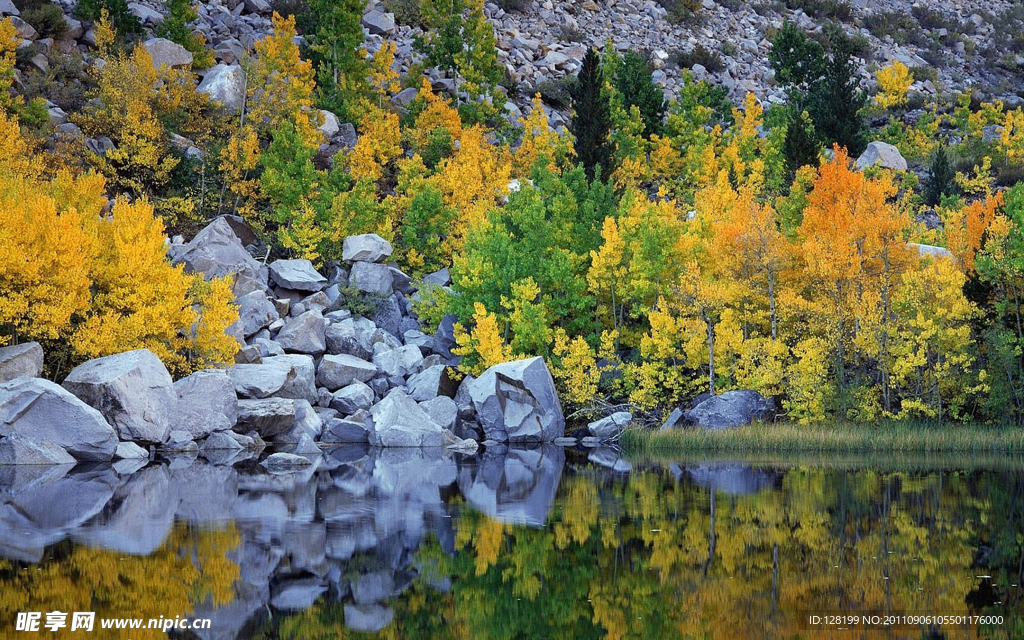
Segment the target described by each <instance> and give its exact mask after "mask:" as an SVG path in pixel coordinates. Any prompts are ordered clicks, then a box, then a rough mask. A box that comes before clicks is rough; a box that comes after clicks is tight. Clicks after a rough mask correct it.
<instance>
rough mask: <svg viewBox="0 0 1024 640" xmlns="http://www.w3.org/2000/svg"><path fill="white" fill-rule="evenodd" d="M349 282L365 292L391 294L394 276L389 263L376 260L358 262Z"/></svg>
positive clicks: (353, 267)
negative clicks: (379, 262) (380, 262)
mask: <svg viewBox="0 0 1024 640" xmlns="http://www.w3.org/2000/svg"><path fill="white" fill-rule="evenodd" d="M348 279H349V284H351V285H352V286H354V287H355V288H357V289H359V290H360V291H362V292H363V293H372V294H376V295H379V296H390V295H391V293H392V288H391V285H392V284H393V283H394V276H393V275H392V274H391V269H389V268H388V266H387V265H384V264H377V263H374V262H356V263H355V264H353V265H352V271H351V273H349V276H348Z"/></svg>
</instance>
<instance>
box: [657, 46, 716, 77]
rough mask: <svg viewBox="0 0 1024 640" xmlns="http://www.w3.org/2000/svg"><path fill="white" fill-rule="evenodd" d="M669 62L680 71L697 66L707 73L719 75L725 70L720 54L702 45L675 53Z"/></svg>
mask: <svg viewBox="0 0 1024 640" xmlns="http://www.w3.org/2000/svg"><path fill="white" fill-rule="evenodd" d="M669 61H670V62H671V63H672V64H675V65H677V66H678V67H679V68H680V69H692V68H693V67H694V66H695V65H698V64H699V65H700V66H702V67H704V69H706V70H707V72H708V73H719V72H720V71H722V70H723V69H724V68H725V63H724V62H723V61H722V56H721V54H719V53H718V52H717V51H712V50H711V49H708V48H707V47H705V46H704V45H702V44H698V45H697V46H696V47H694V48H693V50H692V51H676V52H675V53H673V54H672V55H671V56H670V58H669Z"/></svg>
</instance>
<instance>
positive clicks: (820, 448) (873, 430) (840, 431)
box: [619, 422, 1024, 456]
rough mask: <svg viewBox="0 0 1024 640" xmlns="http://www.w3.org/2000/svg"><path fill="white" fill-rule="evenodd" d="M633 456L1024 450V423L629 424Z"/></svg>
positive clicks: (626, 438)
mask: <svg viewBox="0 0 1024 640" xmlns="http://www.w3.org/2000/svg"><path fill="white" fill-rule="evenodd" d="M619 445H620V446H621V447H622V450H623V452H624V453H626V454H627V455H630V456H637V455H641V456H642V455H650V454H673V453H705V454H728V453H748V454H749V453H775V454H778V453H947V454H948V453H958V454H992V453H1000V454H1021V453H1024V428H1022V427H1016V426H1006V425H1003V426H994V425H977V424H943V425H937V424H927V423H925V424H922V423H918V422H909V423H895V422H892V423H885V422H883V423H874V424H863V423H852V422H833V423H826V424H814V425H800V424H795V423H789V422H776V423H754V424H751V425H747V426H743V427H736V428H733V429H723V430H705V429H700V428H682V429H674V430H671V431H665V432H659V431H652V430H646V429H626V430H625V431H623V433H622V436H621V438H620V440H619Z"/></svg>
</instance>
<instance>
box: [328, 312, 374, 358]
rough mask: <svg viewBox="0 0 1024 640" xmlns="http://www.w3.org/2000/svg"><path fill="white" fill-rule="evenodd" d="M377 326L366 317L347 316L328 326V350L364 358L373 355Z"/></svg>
mask: <svg viewBox="0 0 1024 640" xmlns="http://www.w3.org/2000/svg"><path fill="white" fill-rule="evenodd" d="M376 331H377V327H376V326H375V325H374V324H373V322H371V321H370V320H367V319H366V318H345V319H344V320H341V321H340V322H332V323H331V324H330V325H329V326H328V327H327V352H328V353H330V354H334V355H340V354H347V355H350V356H355V357H357V358H361V359H363V360H369V359H370V357H371V356H372V355H373V335H374V333H375V332H376Z"/></svg>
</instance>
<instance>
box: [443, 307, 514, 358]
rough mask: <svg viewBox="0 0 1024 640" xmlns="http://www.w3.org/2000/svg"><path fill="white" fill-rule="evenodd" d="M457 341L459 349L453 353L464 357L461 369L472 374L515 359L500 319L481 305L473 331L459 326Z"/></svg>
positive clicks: (456, 329) (457, 325) (474, 316)
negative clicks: (499, 327) (503, 335)
mask: <svg viewBox="0 0 1024 640" xmlns="http://www.w3.org/2000/svg"><path fill="white" fill-rule="evenodd" d="M455 342H456V344H457V345H458V346H457V347H456V348H455V349H453V350H452V352H453V353H454V354H455V355H458V356H462V362H461V364H460V365H459V368H460V369H461V370H462V371H465V372H466V373H470V374H472V375H480V374H481V373H483V372H484V371H485V370H486V369H487V368H488V367H491V366H493V365H496V364H501V363H502V362H506V361H508V360H511V359H512V352H511V350H510V349H509V348H508V347H507V346H506V345H505V341H504V339H503V338H502V337H501V332H500V331H499V330H498V319H497V318H496V317H495V316H494V314H493V313H489V312H488V311H487V309H486V308H485V307H484V305H483V304H481V303H479V302H477V303H476V304H475V305H474V313H473V328H472V329H471V330H469V331H467V330H466V329H465V328H464V327H463V326H462V325H461V324H460V323H456V325H455Z"/></svg>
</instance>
